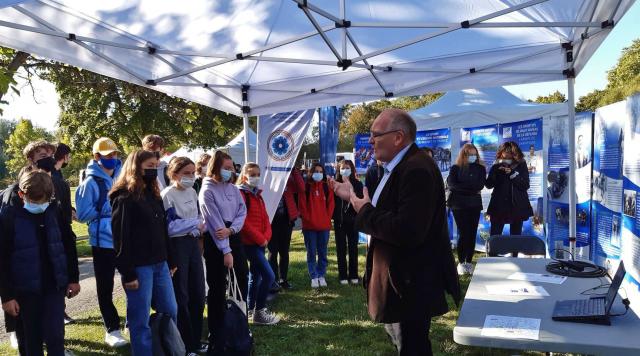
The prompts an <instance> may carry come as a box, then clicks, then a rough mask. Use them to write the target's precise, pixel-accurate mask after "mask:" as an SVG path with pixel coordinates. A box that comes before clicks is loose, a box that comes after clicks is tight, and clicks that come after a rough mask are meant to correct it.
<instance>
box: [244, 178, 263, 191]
mask: <svg viewBox="0 0 640 356" xmlns="http://www.w3.org/2000/svg"><path fill="white" fill-rule="evenodd" d="M247 184H248V185H249V186H251V187H254V188H255V187H257V186H259V185H260V177H247Z"/></svg>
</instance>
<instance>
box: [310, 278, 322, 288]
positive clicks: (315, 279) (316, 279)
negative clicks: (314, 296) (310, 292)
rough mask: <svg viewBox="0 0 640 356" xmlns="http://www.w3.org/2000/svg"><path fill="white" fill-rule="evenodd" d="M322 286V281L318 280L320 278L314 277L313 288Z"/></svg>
mask: <svg viewBox="0 0 640 356" xmlns="http://www.w3.org/2000/svg"><path fill="white" fill-rule="evenodd" d="M318 287H320V282H319V281H318V278H313V279H312V280H311V288H314V289H315V288H318Z"/></svg>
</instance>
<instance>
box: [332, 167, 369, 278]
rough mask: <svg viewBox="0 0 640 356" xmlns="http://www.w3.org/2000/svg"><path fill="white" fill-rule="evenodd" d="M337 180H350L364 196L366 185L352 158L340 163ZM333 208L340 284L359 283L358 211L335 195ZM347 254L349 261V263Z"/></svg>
mask: <svg viewBox="0 0 640 356" xmlns="http://www.w3.org/2000/svg"><path fill="white" fill-rule="evenodd" d="M336 181H338V182H340V183H342V182H345V181H349V182H350V183H351V186H352V187H353V191H354V192H355V193H356V195H357V196H358V197H362V196H363V190H364V187H363V185H362V183H360V181H359V180H358V178H356V167H355V165H354V164H353V162H352V161H350V160H342V161H340V162H339V163H338V172H337V175H336ZM335 204H336V206H335V208H334V209H333V228H334V231H335V237H336V254H337V255H338V278H339V279H340V284H348V283H349V282H351V284H358V231H357V230H356V227H355V219H356V215H357V214H356V211H355V210H354V209H353V207H352V206H351V202H349V201H348V200H342V199H341V198H340V197H339V196H337V195H335ZM347 255H348V256H349V261H348V265H347Z"/></svg>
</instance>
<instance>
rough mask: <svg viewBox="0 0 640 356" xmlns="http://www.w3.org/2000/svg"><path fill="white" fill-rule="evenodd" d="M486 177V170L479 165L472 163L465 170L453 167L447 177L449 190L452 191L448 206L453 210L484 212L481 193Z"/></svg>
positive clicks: (456, 166)
mask: <svg viewBox="0 0 640 356" xmlns="http://www.w3.org/2000/svg"><path fill="white" fill-rule="evenodd" d="M486 177H487V170H486V168H484V166H483V165H481V164H478V163H471V164H469V165H467V167H465V168H461V167H459V166H458V165H457V164H454V165H453V166H451V170H449V176H448V177H447V188H448V189H449V191H450V194H449V200H448V201H447V205H448V206H449V207H451V209H453V210H459V209H479V210H482V197H481V196H480V191H481V190H482V188H484V183H485V181H486Z"/></svg>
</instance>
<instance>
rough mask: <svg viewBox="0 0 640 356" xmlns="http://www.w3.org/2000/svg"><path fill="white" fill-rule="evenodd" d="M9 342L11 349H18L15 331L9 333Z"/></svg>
mask: <svg viewBox="0 0 640 356" xmlns="http://www.w3.org/2000/svg"><path fill="white" fill-rule="evenodd" d="M9 341H10V343H11V348H12V349H14V350H17V349H18V337H17V336H16V332H15V331H13V332H11V333H9Z"/></svg>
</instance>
